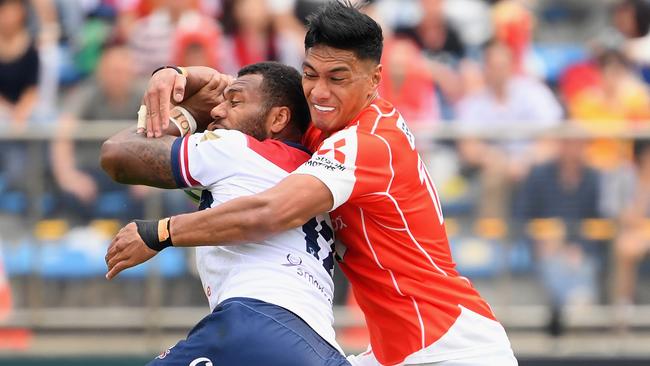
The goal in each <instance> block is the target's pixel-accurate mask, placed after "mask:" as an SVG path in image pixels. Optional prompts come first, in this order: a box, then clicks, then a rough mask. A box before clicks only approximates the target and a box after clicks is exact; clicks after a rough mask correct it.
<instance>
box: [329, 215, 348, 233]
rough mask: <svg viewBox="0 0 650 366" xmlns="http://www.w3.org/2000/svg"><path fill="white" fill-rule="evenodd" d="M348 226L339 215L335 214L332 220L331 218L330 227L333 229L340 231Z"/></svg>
mask: <svg viewBox="0 0 650 366" xmlns="http://www.w3.org/2000/svg"><path fill="white" fill-rule="evenodd" d="M346 227H348V225H346V224H345V222H343V217H342V216H341V215H338V216H336V218H334V220H332V228H333V229H334V231H340V230H343V229H345V228H346Z"/></svg>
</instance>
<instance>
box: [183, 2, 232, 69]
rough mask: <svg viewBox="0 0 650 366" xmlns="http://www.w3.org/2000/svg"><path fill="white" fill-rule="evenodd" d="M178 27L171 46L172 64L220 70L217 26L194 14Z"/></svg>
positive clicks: (219, 36)
mask: <svg viewBox="0 0 650 366" xmlns="http://www.w3.org/2000/svg"><path fill="white" fill-rule="evenodd" d="M187 20H188V21H184V22H183V24H181V26H180V27H179V29H178V31H177V32H176V36H175V38H174V44H173V46H172V50H173V56H172V61H173V62H172V63H173V64H175V65H184V66H209V67H212V68H215V69H217V70H221V69H222V67H221V64H222V52H221V46H222V39H221V30H220V29H219V27H218V26H217V24H216V23H215V22H214V21H213V20H211V19H209V18H207V17H199V16H198V13H194V14H193V16H192V17H190V19H187Z"/></svg>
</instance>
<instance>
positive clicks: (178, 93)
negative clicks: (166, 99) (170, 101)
mask: <svg viewBox="0 0 650 366" xmlns="http://www.w3.org/2000/svg"><path fill="white" fill-rule="evenodd" d="M186 83H187V78H186V77H185V76H183V75H180V74H178V75H176V79H174V101H175V102H176V103H180V102H182V101H183V97H184V96H185V85H186Z"/></svg>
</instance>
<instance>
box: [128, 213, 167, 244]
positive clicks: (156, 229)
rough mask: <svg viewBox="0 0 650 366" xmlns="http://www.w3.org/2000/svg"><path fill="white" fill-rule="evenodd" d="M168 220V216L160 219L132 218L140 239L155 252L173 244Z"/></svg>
mask: <svg viewBox="0 0 650 366" xmlns="http://www.w3.org/2000/svg"><path fill="white" fill-rule="evenodd" d="M170 221H171V220H170V218H169V217H167V218H164V219H162V220H133V222H135V225H136V226H137V227H138V234H140V237H141V238H142V241H144V243H145V244H146V245H147V246H148V247H149V248H151V249H153V250H155V251H157V252H159V251H161V250H163V249H165V248H167V247H170V246H173V245H174V244H172V236H171V235H170V233H169V222H170Z"/></svg>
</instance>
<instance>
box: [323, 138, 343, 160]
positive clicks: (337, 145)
mask: <svg viewBox="0 0 650 366" xmlns="http://www.w3.org/2000/svg"><path fill="white" fill-rule="evenodd" d="M343 146H345V140H344V139H341V140H338V141H336V142H335V143H334V146H333V147H332V148H322V149H320V150H318V151H317V152H316V154H318V155H327V154H329V153H330V152H332V153H333V155H334V160H336V161H338V162H339V163H341V164H345V153H344V152H343V151H342V150H340V149H341V148H342V147H343Z"/></svg>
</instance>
